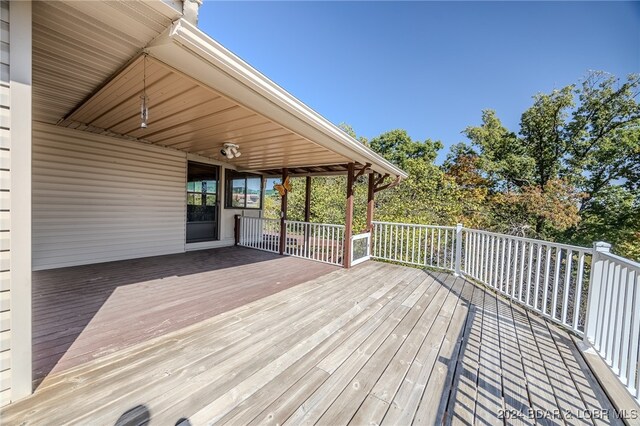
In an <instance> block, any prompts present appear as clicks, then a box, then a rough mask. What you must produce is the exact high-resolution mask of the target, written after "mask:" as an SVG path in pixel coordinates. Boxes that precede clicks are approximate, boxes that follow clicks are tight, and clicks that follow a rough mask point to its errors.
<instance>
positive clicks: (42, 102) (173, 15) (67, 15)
mask: <svg viewBox="0 0 640 426" xmlns="http://www.w3.org/2000/svg"><path fill="white" fill-rule="evenodd" d="M180 16H181V12H180V11H179V10H178V8H177V3H175V4H172V3H171V2H169V1H167V2H162V1H148V2H138V1H127V0H114V1H108V2H97V1H37V2H33V107H34V111H33V118H34V120H36V121H41V122H46V123H51V124H55V123H57V122H58V121H59V120H60V119H62V118H63V117H64V116H65V115H66V114H68V113H69V112H70V111H72V110H73V109H74V108H76V107H77V106H78V105H80V104H81V103H82V102H83V101H84V100H85V99H87V98H88V97H89V96H90V95H91V94H92V93H94V92H95V91H96V88H98V87H100V85H102V84H103V83H104V82H105V81H107V80H108V79H109V78H110V77H111V76H112V75H114V74H115V73H117V71H118V70H119V69H121V68H123V67H124V66H125V65H126V64H127V63H128V62H129V61H130V60H131V58H134V57H135V56H136V55H137V54H139V53H140V51H141V49H142V48H143V47H144V46H146V45H147V44H148V43H149V42H150V41H151V40H153V39H154V38H156V37H157V36H158V35H159V34H161V33H162V32H163V31H164V30H165V29H166V28H167V27H168V26H169V25H171V22H173V21H175V20H176V19H178V18H179V17H180Z"/></svg>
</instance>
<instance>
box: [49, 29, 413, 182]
mask: <svg viewBox="0 0 640 426" xmlns="http://www.w3.org/2000/svg"><path fill="white" fill-rule="evenodd" d="M145 58H146V59H145ZM145 63H146V65H145ZM145 66H146V86H147V94H148V96H149V98H150V101H149V108H150V114H149V115H150V118H149V127H148V128H147V129H141V128H140V94H141V92H142V88H143V70H144V68H145ZM58 124H59V125H62V126H67V127H73V128H79V129H82V130H85V131H93V132H96V133H102V134H113V135H117V136H120V137H125V138H129V139H135V140H140V141H143V142H148V143H153V144H157V145H161V146H167V147H171V148H175V149H179V150H182V151H186V152H188V153H193V154H198V155H201V156H204V157H209V158H212V159H215V160H219V161H221V162H228V163H229V164H230V165H231V166H232V167H234V168H237V169H238V170H247V171H253V172H260V173H264V174H274V172H276V171H278V170H280V169H282V168H284V167H286V168H290V169H293V170H294V174H297V175H327V174H339V173H344V172H345V171H346V164H347V163H356V168H360V169H363V168H365V167H367V168H368V169H369V170H371V171H374V172H377V173H380V174H382V175H389V176H392V177H396V178H400V179H402V178H404V177H406V176H407V174H406V173H405V172H404V171H402V170H401V169H399V168H398V167H396V166H394V165H393V164H391V163H390V162H388V161H387V160H385V159H384V158H382V157H381V156H380V155H378V154H376V153H375V152H373V151H372V150H371V149H369V148H368V147H366V146H365V145H363V144H362V143H360V142H358V141H357V140H355V139H354V138H352V137H350V136H349V135H347V134H346V133H344V132H343V131H342V130H340V129H339V128H338V127H336V126H335V125H333V124H332V123H330V122H329V121H328V120H327V119H325V118H324V117H322V116H321V115H320V114H318V113H317V112H315V111H313V110H312V109H311V108H309V107H308V106H307V105H305V104H304V103H302V102H301V101H300V100H298V99H296V98H295V97H294V96H292V95H291V94H289V93H288V92H287V91H285V90H284V89H283V88H281V87H280V86H278V85H277V84H275V83H274V82H273V81H271V80H269V79H268V78H267V77H266V76H264V75H263V74H261V73H260V72H258V71H257V70H256V69H254V68H253V67H251V66H250V65H249V64H247V63H246V62H244V61H243V60H242V59H240V58H239V57H238V56H236V55H234V54H233V53H231V52H230V51H229V50H227V49H226V48H224V47H223V46H222V45H220V44H219V43H217V42H216V41H215V40H213V39H211V38H210V37H209V36H207V35H206V34H205V33H204V32H202V31H201V30H199V29H198V28H197V27H195V26H193V25H192V24H190V23H188V22H187V21H185V20H184V19H178V20H176V21H174V22H173V23H172V24H171V25H170V27H169V28H167V30H166V31H164V33H162V34H161V35H159V36H158V37H156V38H155V39H154V40H153V41H151V42H150V43H149V44H147V46H146V47H145V48H144V49H143V50H142V51H141V52H140V53H139V54H138V55H137V56H136V57H134V58H133V59H132V60H131V61H130V62H129V63H128V64H127V65H126V66H124V67H123V68H122V69H120V71H118V72H117V73H115V74H114V75H113V76H112V77H111V78H110V79H109V80H107V81H106V83H105V84H103V85H102V86H101V87H100V88H99V89H98V90H96V91H94V93H93V94H92V95H90V96H88V97H87V98H86V99H85V100H84V101H83V102H82V103H80V104H79V105H78V106H77V107H76V108H75V109H73V110H72V111H71V112H70V113H68V114H67V115H66V116H65V117H64V119H62V120H61V121H60V122H59V123H58ZM226 142H231V143H236V144H238V145H240V151H241V152H242V156H241V157H238V158H235V159H233V160H227V159H226V158H225V157H223V156H222V155H221V154H220V149H221V148H222V145H223V144H224V143H226Z"/></svg>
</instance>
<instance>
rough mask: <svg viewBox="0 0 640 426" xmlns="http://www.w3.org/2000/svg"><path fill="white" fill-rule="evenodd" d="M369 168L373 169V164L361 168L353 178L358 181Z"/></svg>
mask: <svg viewBox="0 0 640 426" xmlns="http://www.w3.org/2000/svg"><path fill="white" fill-rule="evenodd" d="M369 167H371V163H367V164H365V165H364V167H363V168H361V169H360V170H359V171H358V173H357V174H356V175H355V176H354V177H353V178H354V179H358V178H359V177H360V176H362V175H363V174H364V173H365V172H366V171H367V170H368V169H369Z"/></svg>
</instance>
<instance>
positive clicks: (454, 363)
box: [0, 249, 615, 425]
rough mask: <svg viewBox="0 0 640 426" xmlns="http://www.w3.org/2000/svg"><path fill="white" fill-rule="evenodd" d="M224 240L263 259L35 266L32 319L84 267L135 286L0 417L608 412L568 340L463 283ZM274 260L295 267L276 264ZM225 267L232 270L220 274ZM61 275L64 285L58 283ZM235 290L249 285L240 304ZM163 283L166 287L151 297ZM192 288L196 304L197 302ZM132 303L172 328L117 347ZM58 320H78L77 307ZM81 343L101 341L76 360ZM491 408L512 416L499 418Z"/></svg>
mask: <svg viewBox="0 0 640 426" xmlns="http://www.w3.org/2000/svg"><path fill="white" fill-rule="evenodd" d="M235 250H238V251H237V253H236V255H237V256H238V257H240V258H241V259H243V260H244V261H247V260H248V259H249V258H250V257H251V255H253V254H254V253H255V254H256V256H258V258H260V259H262V260H261V261H260V262H259V264H260V267H259V268H258V269H255V267H256V264H255V263H256V262H255V261H254V263H251V264H249V265H245V266H242V265H237V266H229V267H228V268H219V269H214V270H207V267H206V264H207V259H208V257H211V256H212V255H213V254H215V251H212V252H211V253H209V254H208V257H207V256H205V255H204V254H200V255H199V256H198V257H196V258H194V259H196V260H197V261H195V265H192V266H191V271H192V272H194V273H192V274H187V273H181V272H178V273H176V270H172V268H171V267H170V266H171V265H170V264H171V262H167V261H166V258H167V257H166V256H163V257H159V258H151V259H149V260H148V261H147V262H148V263H145V262H144V259H138V260H136V261H135V262H133V261H132V263H131V264H132V265H137V267H138V268H141V269H143V270H141V271H138V272H134V273H133V275H134V276H135V277H132V276H131V275H128V274H127V273H126V271H123V270H122V269H121V268H117V270H113V271H112V270H110V267H113V266H114V264H111V265H110V267H109V266H107V264H105V265H103V267H104V268H105V270H104V271H100V270H99V269H98V267H97V265H91V267H79V268H77V269H76V268H71V269H70V270H68V271H66V272H64V271H61V270H59V271H51V272H52V273H51V274H49V275H46V277H45V275H44V274H43V275H41V278H42V280H41V281H40V283H41V284H42V285H43V286H44V289H43V292H42V293H40V294H41V297H42V298H46V297H52V298H53V299H52V300H54V301H55V303H54V302H51V303H52V311H51V312H47V309H46V302H43V301H42V300H40V301H39V308H38V309H39V310H38V315H41V314H42V315H47V314H48V316H43V317H42V318H49V319H50V320H53V319H54V318H56V315H57V313H56V312H58V313H61V312H62V311H61V310H60V308H59V307H56V304H58V303H60V300H64V298H65V297H67V296H69V300H72V301H75V302H79V301H81V300H83V296H82V294H84V293H87V292H88V287H87V285H89V284H87V283H89V282H90V275H91V274H92V273H94V274H95V273H98V275H99V277H101V278H100V279H97V280H95V281H96V282H99V284H98V288H99V289H109V288H111V289H112V291H114V290H117V289H118V288H119V287H118V286H114V284H108V283H107V282H106V281H108V280H109V279H114V280H115V282H119V283H122V285H123V286H125V287H129V286H130V290H131V291H130V292H126V294H127V295H128V297H127V298H125V299H123V300H122V304H121V305H118V306H111V307H110V308H112V309H113V311H110V312H109V313H108V315H106V314H107V313H105V316H104V319H105V321H102V322H100V324H99V325H100V327H99V328H96V329H95V330H90V331H91V332H92V333H93V334H91V335H90V336H88V337H87V338H90V340H84V339H76V340H82V341H81V342H79V343H78V344H77V347H76V346H75V341H74V342H73V343H74V344H72V345H71V347H70V349H68V350H70V351H72V352H73V350H76V349H77V352H76V354H75V356H72V357H69V358H68V359H69V360H74V362H76V364H74V363H71V362H70V363H68V364H64V363H61V365H67V367H65V368H63V369H56V370H54V371H53V372H52V373H51V374H50V375H49V376H48V377H47V378H46V380H45V381H44V382H43V383H42V385H41V386H40V387H39V388H38V389H37V391H36V393H35V394H34V395H33V396H31V397H29V398H27V399H25V400H22V401H19V402H16V403H14V404H12V405H10V406H8V407H6V408H4V409H3V410H2V411H1V412H0V415H1V416H2V422H3V424H8V425H13V424H20V425H22V424H24V425H31V424H42V423H47V424H63V423H76V424H144V423H145V422H149V421H151V423H153V424H177V423H179V422H182V424H185V425H187V424H189V425H200V424H213V423H215V424H228V425H236V424H291V425H297V424H313V423H316V424H319V425H340V424H348V423H350V424H354V425H361V424H392V425H396V424H402V425H405V424H407V425H409V424H415V425H418V424H440V423H443V422H447V423H451V424H535V423H539V424H565V423H566V424H576V423H578V422H576V421H575V420H571V421H569V419H565V418H561V419H554V420H544V419H532V418H530V417H527V414H528V410H531V409H554V408H555V409H560V408H562V409H568V408H570V407H573V408H574V409H585V408H588V409H591V410H597V409H611V404H610V402H609V401H608V400H606V396H605V394H604V392H603V391H602V390H601V389H600V388H599V386H598V384H597V381H596V380H595V379H594V378H593V376H592V375H591V373H590V371H589V370H588V367H587V365H586V363H585V361H584V360H583V359H582V357H581V354H580V352H579V350H578V349H577V348H576V346H575V342H574V340H573V339H572V338H571V336H569V335H568V334H567V333H566V332H565V331H563V330H560V329H559V328H558V327H556V326H555V325H552V324H549V323H548V322H547V321H545V320H543V319H541V318H538V317H536V316H533V315H529V314H528V313H527V312H526V311H524V310H523V309H522V308H521V307H519V306H517V305H515V304H511V303H509V301H506V300H504V299H502V298H501V297H500V296H496V295H495V294H494V293H493V292H490V291H488V290H485V289H483V288H482V287H480V286H477V285H475V284H473V283H471V282H469V281H466V280H464V279H462V278H456V277H453V276H452V275H449V274H447V273H434V272H426V271H421V270H418V269H414V268H407V267H402V266H396V265H390V264H383V263H378V262H367V263H364V264H362V265H358V266H357V267H355V268H353V269H351V270H342V269H339V270H337V269H336V268H332V267H329V268H328V269H322V268H320V269H316V267H315V266H314V265H315V263H314V264H313V265H310V263H309V262H307V261H302V260H299V259H293V258H281V257H277V256H276V257H273V256H271V255H268V256H267V257H265V258H261V256H262V255H263V253H261V252H257V251H252V250H246V249H235ZM233 253H234V251H233V250H229V251H228V252H227V254H233ZM224 254H225V253H221V254H219V256H221V255H224ZM283 259H284V260H283ZM172 261H173V262H177V260H176V259H173V260H172ZM227 262H228V263H229V265H232V264H234V262H232V261H231V260H227ZM271 262H273V263H271ZM299 262H302V263H301V264H299ZM168 263H169V264H168ZM115 265H116V266H117V265H118V263H115ZM319 265H321V264H319ZM174 266H175V267H176V268H177V269H178V270H179V271H183V272H184V271H187V270H189V267H188V266H186V265H174ZM283 266H286V267H289V268H292V270H299V269H304V270H305V271H304V272H300V271H299V274H301V275H300V276H295V277H292V276H291V274H288V273H287V274H283V273H280V274H278V273H277V272H276V271H277V270H278V269H279V268H281V267H283ZM321 266H322V267H325V266H326V265H321ZM235 267H237V268H238V269H240V270H242V269H243V268H244V272H242V271H238V274H237V277H239V278H238V280H237V281H233V283H236V285H231V282H229V279H230V278H229V277H235V275H233V271H234V268H235ZM256 270H261V272H260V277H259V278H255V271H256ZM63 272H64V273H63ZM69 276H73V277H74V278H75V280H76V281H73V280H72V281H73V283H70V285H69V286H64V287H58V288H59V290H60V293H58V294H56V292H55V291H54V288H55V287H56V286H57V285H58V286H59V284H57V283H58V282H59V280H65V279H66V278H65V277H67V278H68V277H69ZM109 277H110V278H109ZM225 277H227V278H225ZM276 277H277V278H276ZM45 278H46V279H45ZM135 279H140V280H142V281H141V282H140V283H135V282H134V281H135ZM261 279H262V280H261ZM274 279H277V280H278V281H277V282H279V284H277V285H276V286H274V285H273V282H272V281H273V280H274ZM225 280H226V281H225ZM301 280H304V282H301ZM163 281H164V282H163ZM80 282H84V284H79V283H80ZM167 283H171V285H169V287H178V288H184V289H185V293H184V295H185V300H188V301H189V302H188V303H191V304H194V308H195V309H196V310H198V311H201V312H197V313H195V314H193V315H190V314H189V312H187V310H181V309H179V308H178V307H179V306H181V304H182V303H183V301H180V300H177V301H176V300H171V299H170V298H169V297H171V298H174V299H175V298H179V297H180V292H179V291H176V289H175V288H166V287H164V286H166V285H167ZM190 285H191V286H192V287H190ZM238 286H241V288H246V289H247V291H249V292H251V293H252V295H253V296H252V297H250V298H249V299H247V300H245V299H244V298H242V297H241V294H242V291H241V290H240V289H239V288H238ZM245 286H246V287H245ZM162 289H167V295H170V296H167V297H168V298H166V299H163V298H162V297H161V298H159V299H154V297H153V295H154V293H157V292H158V291H160V290H162ZM278 289H279V290H278ZM97 291H98V293H99V294H102V295H104V294H105V293H106V292H107V291H108V290H107V291H104V292H103V290H97ZM198 292H201V293H200V298H201V299H203V300H197V301H196V300H195V299H196V297H195V296H194V295H195V294H198ZM56 296H59V297H56ZM89 296H91V295H90V294H89ZM96 297H97V296H96ZM130 298H139V300H144V301H146V302H145V303H149V304H151V303H153V301H154V300H156V302H157V305H152V306H149V311H148V312H149V313H150V316H154V314H157V316H158V317H161V318H162V317H163V315H166V312H167V310H166V308H167V307H169V306H170V307H172V308H175V309H176V310H175V312H174V313H175V315H176V318H175V319H174V321H173V322H172V323H174V324H180V328H179V329H172V328H167V329H164V328H157V327H156V328H154V325H153V324H149V323H147V324H146V325H145V326H144V327H143V326H140V328H137V330H138V332H139V333H143V336H140V338H142V337H144V339H141V340H139V341H136V339H135V336H133V334H135V333H133V334H131V333H130V334H127V333H121V334H122V335H123V341H124V342H125V343H124V344H123V343H122V342H117V341H115V342H113V340H114V339H115V338H114V337H113V336H114V335H115V336H117V335H118V331H122V330H121V329H119V328H118V327H120V328H121V327H122V325H121V324H122V323H121V322H118V321H117V319H118V312H123V311H122V310H126V309H131V306H134V305H132V304H131V300H130ZM238 298H240V299H241V300H240V301H235V299H238ZM94 302H95V301H94ZM235 302H237V306H235V304H236V303H235ZM92 303H93V302H92ZM83 306H84V308H86V307H87V306H94V305H91V303H88V304H86V305H83ZM154 307H155V308H158V309H154ZM84 308H82V309H84ZM118 308H119V309H120V310H118ZM92 309H95V306H94V308H92ZM78 312H80V311H78ZM83 312H84V311H83ZM163 312H164V313H163ZM94 314H95V313H94ZM82 315H84V313H82V314H81V315H80V317H81V319H80V321H81V322H82ZM94 316H95V315H94ZM180 316H185V317H186V318H178V317H180ZM57 318H60V319H61V322H62V324H66V325H69V328H73V327H74V326H73V324H74V322H73V321H74V320H73V315H68V316H64V315H59V316H58V317H57ZM135 318H143V316H140V317H138V316H135ZM98 319H100V316H99V318H98ZM107 319H108V321H114V322H115V324H114V327H115V328H110V327H109V326H108V324H107V322H108V321H106V320H107ZM61 327H63V326H61ZM84 328H87V327H86V326H85V327H84ZM134 328H135V327H134ZM49 330H55V327H51V326H50V328H49ZM154 330H162V332H160V333H159V334H154ZM59 331H60V334H57V335H56V334H50V335H49V336H50V338H49V339H47V338H45V337H46V336H47V334H46V333H42V334H41V336H40V340H39V343H41V344H43V345H44V343H46V342H56V340H57V339H58V338H59V337H61V336H65V334H64V333H65V332H66V330H59ZM52 332H53V333H55V331H52ZM69 333H70V334H69V335H73V332H72V331H70V332H69ZM132 336H133V337H132ZM91 339H92V340H91ZM101 339H105V340H106V341H105V342H102V341H101ZM116 340H117V339H116ZM88 342H91V343H88ZM94 343H95V344H94ZM109 345H112V346H109ZM119 345H122V346H119ZM41 347H43V348H44V347H46V346H41ZM51 347H53V348H55V345H54V346H50V348H51ZM63 347H64V345H61V348H63ZM93 347H107V348H110V347H111V349H112V350H107V351H105V353H104V355H102V356H90V357H87V358H84V357H83V354H84V353H91V350H92V349H91V348H93ZM83 351H85V352H83ZM86 351H88V352H86ZM71 355H73V353H72V354H71ZM94 355H95V354H94ZM66 356H67V355H66V354H63V357H66ZM42 359H46V357H45V358H42ZM559 407H560V408H559ZM502 409H507V410H514V411H515V412H519V413H521V414H522V415H521V416H519V417H516V418H509V419H502V418H499V411H500V410H502ZM118 422H119V423H118ZM596 423H597V424H615V422H614V421H609V422H604V421H600V422H596Z"/></svg>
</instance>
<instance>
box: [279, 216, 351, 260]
mask: <svg viewBox="0 0 640 426" xmlns="http://www.w3.org/2000/svg"><path fill="white" fill-rule="evenodd" d="M285 225H286V235H285V241H286V244H285V247H284V253H285V254H288V255H291V256H296V257H302V258H305V259H311V260H317V261H319V262H325V263H330V264H332V265H342V256H343V251H344V226H343V225H328V224H324V223H310V222H297V221H293V220H286V221H285Z"/></svg>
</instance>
